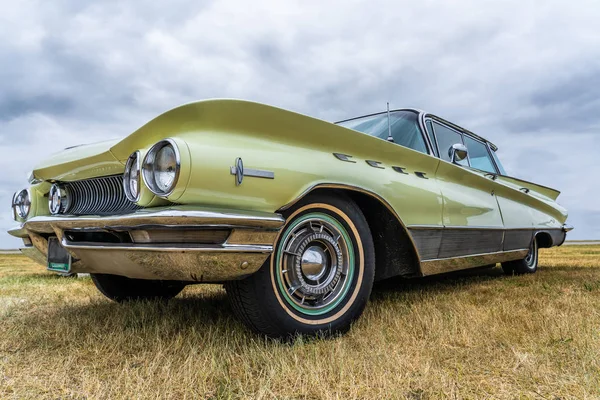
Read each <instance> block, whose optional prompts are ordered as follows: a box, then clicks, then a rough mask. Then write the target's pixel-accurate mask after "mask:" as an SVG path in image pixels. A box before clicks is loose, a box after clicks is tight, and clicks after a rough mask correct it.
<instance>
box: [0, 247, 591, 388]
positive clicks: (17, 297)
mask: <svg viewBox="0 0 600 400" xmlns="http://www.w3.org/2000/svg"><path fill="white" fill-rule="evenodd" d="M238 397H242V398H301V399H304V398H306V399H318V398H326V399H328V398H331V399H347V398H408V399H436V398H494V399H502V398H506V399H515V398H519V399H520V398H532V399H557V398H560V399H569V398H574V399H575V398H576V399H584V398H600V246H568V247H562V248H559V249H550V250H543V251H542V254H541V267H540V270H539V271H538V273H537V274H535V275H530V276H518V277H517V276H515V277H505V276H503V275H502V273H501V270H500V268H495V269H487V270H478V271H471V272H467V273H461V274H458V275H453V276H443V277H436V278H429V279H423V280H418V281H416V280H415V281H408V282H407V281H400V280H394V281H388V282H385V283H384V284H380V285H378V286H377V287H376V288H375V290H374V293H373V296H372V300H371V301H370V303H369V305H368V306H367V310H366V312H365V314H364V315H363V317H362V318H361V319H360V320H359V322H358V323H357V324H355V326H353V328H352V330H351V331H350V332H349V334H347V335H346V336H343V337H336V338H333V339H329V340H312V341H311V340H306V339H302V338H299V339H298V340H297V341H296V342H294V343H292V344H285V343H279V342H270V341H267V340H264V339H261V338H260V337H257V336H255V335H254V334H252V333H249V332H248V331H246V330H245V328H244V327H243V326H242V325H241V324H240V323H239V322H238V321H237V320H235V319H234V317H233V315H232V313H231V310H230V308H229V305H228V303H227V298H226V296H225V293H224V291H223V290H222V289H221V287H220V286H214V285H213V286H194V287H188V288H186V290H185V291H184V292H183V293H182V294H181V295H179V296H178V297H177V298H176V299H174V300H172V301H170V302H168V303H147V302H137V303H135V302H134V303H129V304H115V303H112V302H110V301H108V300H106V299H105V298H103V297H102V296H101V295H100V293H99V292H98V291H97V290H96V289H95V287H94V286H93V284H92V282H91V281H90V279H89V278H79V279H73V278H59V277H57V276H55V275H53V274H50V273H47V272H45V271H44V270H43V268H42V267H41V266H39V265H35V264H33V263H31V262H29V261H27V259H25V258H24V257H21V256H18V255H4V256H2V257H1V258H0V398H1V399H11V398H32V399H44V398H48V399H63V398H76V399H83V398H105V399H109V398H110V399H134V398H143V399H195V398H238Z"/></svg>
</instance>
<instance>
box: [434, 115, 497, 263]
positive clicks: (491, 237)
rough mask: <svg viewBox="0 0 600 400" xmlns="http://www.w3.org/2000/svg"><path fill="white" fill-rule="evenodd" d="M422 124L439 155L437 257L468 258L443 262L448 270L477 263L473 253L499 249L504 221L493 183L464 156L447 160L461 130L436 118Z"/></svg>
mask: <svg viewBox="0 0 600 400" xmlns="http://www.w3.org/2000/svg"><path fill="white" fill-rule="evenodd" d="M426 126H427V127H428V128H429V129H431V128H432V130H433V132H432V133H433V136H434V137H435V141H436V144H437V147H438V153H439V156H440V159H441V161H440V164H439V167H438V170H437V172H436V178H437V181H438V183H439V185H440V190H441V193H442V198H443V211H442V219H443V224H444V228H443V232H442V234H441V238H440V246H439V251H438V254H437V258H438V259H450V258H470V259H471V262H467V263H460V262H454V263H447V265H446V268H447V269H448V270H452V269H461V268H466V267H471V266H477V262H475V261H474V260H473V259H472V257H473V256H479V255H485V254H489V253H498V252H501V251H502V242H503V231H504V224H503V220H502V214H501V212H500V206H499V204H498V201H497V199H496V194H495V188H496V185H497V184H496V183H495V182H494V180H493V179H490V178H489V177H488V176H486V172H484V171H480V170H477V169H473V168H470V164H469V159H468V158H465V159H464V160H462V161H460V162H459V164H455V163H453V162H452V161H451V160H450V155H449V149H450V148H451V146H452V145H453V144H457V143H459V144H464V140H463V136H464V134H463V132H461V131H460V130H458V129H455V128H454V127H452V126H450V125H449V124H445V123H443V122H442V121H438V120H429V121H426ZM482 260H483V258H482ZM478 262H479V263H481V262H482V261H478ZM438 272H439V271H438Z"/></svg>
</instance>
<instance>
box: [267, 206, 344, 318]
mask: <svg viewBox="0 0 600 400" xmlns="http://www.w3.org/2000/svg"><path fill="white" fill-rule="evenodd" d="M330 220H331V221H330ZM351 245H352V244H351V243H348V236H347V233H346V231H345V229H344V228H343V227H342V226H341V225H339V224H338V223H337V221H335V220H333V219H330V218H329V217H328V216H325V217H324V218H323V219H321V218H306V219H305V220H302V219H301V222H299V223H297V224H296V225H293V224H292V227H291V229H290V230H288V231H287V232H286V233H285V235H284V237H282V242H281V247H280V249H281V250H280V251H279V252H278V254H277V262H278V265H279V266H280V268H279V270H278V275H279V281H280V282H281V283H282V286H281V287H282V289H283V290H284V291H285V293H284V297H285V298H286V300H287V301H288V302H289V303H290V304H292V305H293V306H294V308H296V309H298V310H299V311H302V312H307V313H309V314H310V313H319V312H327V311H328V309H329V308H331V307H335V305H336V304H337V303H338V302H339V300H340V299H341V298H342V296H343V294H344V293H345V290H346V289H347V286H348V283H349V268H350V262H351V258H352V257H350V253H351V252H352V254H353V250H352V249H351V248H350V247H349V246H351Z"/></svg>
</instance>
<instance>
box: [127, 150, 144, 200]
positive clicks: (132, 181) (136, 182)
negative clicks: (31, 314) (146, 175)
mask: <svg viewBox="0 0 600 400" xmlns="http://www.w3.org/2000/svg"><path fill="white" fill-rule="evenodd" d="M140 163H141V160H140V152H139V151H136V152H135V153H133V154H132V155H130V156H129V158H128V159H127V163H126V164H125V173H124V174H123V190H124V191H125V196H127V199H128V200H129V201H132V202H134V203H135V202H136V201H138V200H139V199H140V169H141V168H140Z"/></svg>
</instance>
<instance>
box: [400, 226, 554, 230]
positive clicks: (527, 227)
mask: <svg viewBox="0 0 600 400" xmlns="http://www.w3.org/2000/svg"><path fill="white" fill-rule="evenodd" d="M407 228H408V229H477V230H481V229H486V230H493V231H516V230H533V229H535V228H534V227H533V226H524V227H514V228H504V227H502V226H478V225H469V226H457V225H443V226H442V225H409V226H407ZM547 229H559V228H547Z"/></svg>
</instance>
